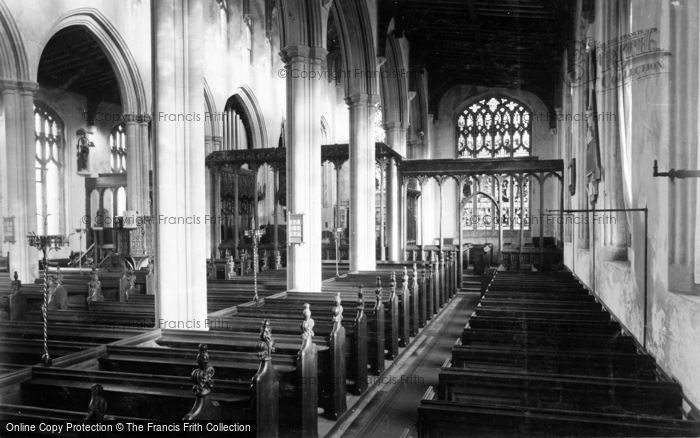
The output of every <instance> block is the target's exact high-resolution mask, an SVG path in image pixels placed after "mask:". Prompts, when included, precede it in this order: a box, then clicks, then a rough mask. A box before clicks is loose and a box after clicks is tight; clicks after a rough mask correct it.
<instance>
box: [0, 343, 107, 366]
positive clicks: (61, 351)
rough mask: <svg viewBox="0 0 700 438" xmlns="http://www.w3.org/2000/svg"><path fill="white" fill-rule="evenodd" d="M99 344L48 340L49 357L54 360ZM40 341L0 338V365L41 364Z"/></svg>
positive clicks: (41, 347) (41, 349)
mask: <svg viewBox="0 0 700 438" xmlns="http://www.w3.org/2000/svg"><path fill="white" fill-rule="evenodd" d="M97 345H99V344H95V343H89V342H76V341H62V340H55V339H53V338H51V339H49V340H48V347H49V351H50V352H51V357H52V358H54V359H56V358H59V357H61V356H65V355H67V354H71V353H75V352H78V351H80V350H84V349H86V348H91V347H96V346H97ZM43 351H44V349H43V340H42V339H23V338H7V337H3V338H0V363H3V364H10V365H32V364H38V363H39V362H41V355H42V354H43Z"/></svg>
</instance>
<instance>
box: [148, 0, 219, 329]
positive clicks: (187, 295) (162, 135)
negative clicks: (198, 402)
mask: <svg viewBox="0 0 700 438" xmlns="http://www.w3.org/2000/svg"><path fill="white" fill-rule="evenodd" d="M152 7H153V14H152V15H153V32H154V38H153V42H154V47H153V51H154V53H155V62H154V63H153V66H154V73H153V76H154V80H153V84H155V101H154V114H155V115H156V118H155V120H156V122H155V161H154V162H155V169H156V178H155V199H156V208H155V216H156V236H157V239H156V242H157V244H156V258H155V262H156V265H155V267H156V278H157V280H156V281H157V293H156V309H157V312H158V313H157V315H156V326H161V327H163V328H168V327H172V326H173V324H180V325H181V327H184V328H187V329H192V330H206V329H207V327H206V324H205V322H206V318H207V284H206V257H207V249H206V238H205V235H206V224H205V223H204V221H203V220H201V218H203V217H204V215H205V214H206V210H205V202H204V197H205V194H204V180H205V173H206V172H205V165H204V121H203V120H200V121H191V122H168V121H167V120H165V119H164V118H160V117H158V114H159V113H160V112H164V113H166V112H167V113H173V112H175V113H181V114H190V113H193V112H197V111H201V110H202V108H204V95H203V93H202V71H201V68H202V64H203V60H202V53H203V50H202V49H203V43H204V42H203V32H202V27H203V0H172V1H167V2H165V1H162V2H161V1H159V2H153V6H152ZM171 218H174V219H173V221H171ZM198 218H199V219H200V220H197V219H198ZM183 221H184V222H183Z"/></svg>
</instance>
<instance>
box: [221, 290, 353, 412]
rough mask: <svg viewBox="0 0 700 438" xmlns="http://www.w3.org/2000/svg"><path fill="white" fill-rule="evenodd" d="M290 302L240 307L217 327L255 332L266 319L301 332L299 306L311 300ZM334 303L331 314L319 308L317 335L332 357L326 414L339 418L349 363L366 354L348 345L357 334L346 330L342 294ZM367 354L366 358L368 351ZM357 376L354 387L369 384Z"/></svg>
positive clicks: (325, 386) (324, 395)
mask: <svg viewBox="0 0 700 438" xmlns="http://www.w3.org/2000/svg"><path fill="white" fill-rule="evenodd" d="M286 304H292V305H290V306H288V305H281V306H280V305H278V306H267V305H263V304H256V303H250V304H249V305H242V306H238V307H237V310H236V313H232V314H230V315H228V316H223V315H220V316H217V317H216V329H217V330H222V329H225V330H231V331H235V332H246V331H251V330H252V329H253V330H254V327H255V325H256V323H257V321H260V320H261V319H265V320H269V321H270V322H271V323H272V324H273V325H274V327H275V331H276V333H286V334H291V333H298V332H299V328H298V324H299V309H300V308H309V309H310V306H309V304H308V303H304V304H302V305H301V306H300V305H296V303H286ZM332 304H333V305H332V312H328V313H327V314H326V313H324V312H321V311H318V310H316V312H315V314H314V316H315V318H314V334H315V335H316V336H321V337H323V338H324V339H325V340H326V341H327V344H328V347H329V359H330V361H329V363H328V364H327V365H328V367H329V368H328V369H322V373H323V375H325V379H324V380H323V382H320V385H319V390H320V393H319V396H320V397H319V399H320V403H319V405H320V406H321V407H322V408H323V409H324V415H326V416H327V417H329V418H333V419H337V418H338V417H339V416H340V415H342V414H343V413H344V412H345V410H346V409H347V406H346V400H345V396H346V375H347V371H346V363H348V362H352V361H353V360H355V359H356V358H357V356H358V355H361V354H362V353H361V352H357V351H353V350H351V349H348V348H346V346H345V344H346V342H348V343H350V342H352V337H353V336H354V335H355V333H354V330H352V329H351V330H348V332H346V330H345V328H344V327H343V324H342V319H343V316H342V312H343V307H342V306H341V300H340V297H339V296H336V297H335V300H334V302H333V303H332ZM314 309H318V307H317V306H314ZM358 317H361V318H364V315H358ZM359 326H360V327H361V329H362V330H366V324H360V325H359ZM346 338H347V339H346ZM352 345H353V346H358V345H359V346H360V348H362V347H364V345H360V344H358V343H356V342H355V343H353V344H352ZM364 356H365V357H366V353H365V354H364ZM365 369H366V362H365ZM355 377H356V379H355V385H354V386H356V387H358V388H363V387H366V376H365V377H364V379H365V382H364V384H363V382H359V381H358V378H357V376H355Z"/></svg>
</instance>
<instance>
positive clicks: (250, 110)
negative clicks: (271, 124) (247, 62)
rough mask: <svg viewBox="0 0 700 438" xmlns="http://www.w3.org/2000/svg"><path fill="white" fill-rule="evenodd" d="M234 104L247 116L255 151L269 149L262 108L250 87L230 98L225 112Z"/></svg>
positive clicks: (240, 89)
mask: <svg viewBox="0 0 700 438" xmlns="http://www.w3.org/2000/svg"><path fill="white" fill-rule="evenodd" d="M234 104H237V105H236V106H238V107H239V108H240V110H242V112H243V114H244V116H245V122H246V123H247V124H248V128H249V129H250V133H249V135H250V138H249V144H251V145H252V148H253V149H264V148H267V147H268V141H267V128H266V127H265V119H264V117H263V112H262V108H261V107H260V104H259V103H258V99H257V98H256V97H255V94H253V91H252V90H251V89H250V87H249V86H248V85H243V86H241V87H239V88H238V89H237V90H236V91H235V92H234V93H233V94H232V95H231V97H229V98H228V100H227V101H226V108H225V110H228V109H229V108H230V107H231V106H233V105H234Z"/></svg>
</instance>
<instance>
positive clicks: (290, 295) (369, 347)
mask: <svg viewBox="0 0 700 438" xmlns="http://www.w3.org/2000/svg"><path fill="white" fill-rule="evenodd" d="M356 294H357V292H356V291H355V292H350V291H345V292H343V293H341V294H340V296H341V299H342V300H343V301H344V302H348V301H350V302H352V301H351V300H353V299H354V300H356V299H357V295H356ZM336 295H337V294H329V293H315V292H286V293H285V294H281V295H279V296H275V297H274V298H267V299H265V306H270V307H268V308H272V306H280V305H281V306H286V307H288V308H299V306H300V305H302V304H303V303H311V304H312V305H313V306H314V307H317V306H324V305H329V304H330V303H331V302H332V300H333V299H334V297H335V296H336ZM377 297H378V296H377V294H376V291H375V295H374V299H371V298H370V299H367V300H365V299H364V296H363V298H362V306H363V316H364V319H365V321H366V326H367V330H366V349H365V351H366V357H367V364H369V368H370V370H371V372H373V373H374V374H377V375H379V374H380V373H382V372H383V371H384V366H385V363H384V361H385V359H386V357H387V353H386V347H385V345H386V343H385V342H386V333H387V329H386V313H385V310H384V309H385V302H384V300H382V299H378V298H377ZM355 302H357V301H355ZM394 303H395V299H394ZM396 308H397V306H394V305H392V309H394V310H395V309H396ZM358 315H359V313H358ZM356 319H357V316H356ZM353 326H355V324H353ZM351 345H352V346H353V350H355V351H357V357H355V358H353V360H351V361H350V362H349V363H350V364H352V365H351V370H352V371H354V373H353V374H355V377H356V381H357V382H363V379H364V378H365V377H366V375H365V373H363V364H362V359H361V358H362V356H361V355H362V354H363V352H362V351H361V342H357V343H356V342H355V341H354V340H352V344H351ZM365 368H366V366H365ZM356 390H358V391H359V390H364V387H360V388H356Z"/></svg>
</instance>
